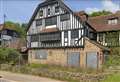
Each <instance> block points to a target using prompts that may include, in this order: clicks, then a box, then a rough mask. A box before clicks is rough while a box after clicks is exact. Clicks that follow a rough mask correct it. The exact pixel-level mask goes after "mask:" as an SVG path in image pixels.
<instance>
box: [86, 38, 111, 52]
mask: <svg viewBox="0 0 120 82" xmlns="http://www.w3.org/2000/svg"><path fill="white" fill-rule="evenodd" d="M85 40H88V41H89V42H91V43H92V44H95V45H96V46H97V47H99V48H101V49H102V50H107V51H110V49H109V48H107V47H105V46H103V45H101V44H100V43H98V42H96V41H93V40H90V39H89V38H87V37H85Z"/></svg>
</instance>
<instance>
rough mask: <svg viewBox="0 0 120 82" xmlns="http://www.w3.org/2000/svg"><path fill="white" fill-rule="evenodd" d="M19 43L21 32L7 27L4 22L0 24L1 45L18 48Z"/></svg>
mask: <svg viewBox="0 0 120 82" xmlns="http://www.w3.org/2000/svg"><path fill="white" fill-rule="evenodd" d="M18 45H19V34H18V33H17V32H16V31H14V30H12V29H10V28H7V27H5V26H4V25H3V24H1V25H0V47H7V48H15V49H18Z"/></svg>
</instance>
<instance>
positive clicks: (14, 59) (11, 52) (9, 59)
mask: <svg viewBox="0 0 120 82" xmlns="http://www.w3.org/2000/svg"><path fill="white" fill-rule="evenodd" d="M20 56H21V54H20V53H19V52H18V51H17V50H15V49H10V48H0V64H5V63H6V64H12V65H14V64H17V63H18V61H19V60H20Z"/></svg>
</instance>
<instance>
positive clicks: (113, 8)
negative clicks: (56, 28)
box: [102, 0, 120, 13]
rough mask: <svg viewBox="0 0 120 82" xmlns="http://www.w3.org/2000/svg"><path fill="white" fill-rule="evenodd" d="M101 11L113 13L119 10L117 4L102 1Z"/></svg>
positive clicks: (109, 0)
mask: <svg viewBox="0 0 120 82" xmlns="http://www.w3.org/2000/svg"><path fill="white" fill-rule="evenodd" d="M102 5H103V9H104V10H106V11H111V12H113V13H115V12H116V11H118V10H120V7H119V5H118V4H115V3H113V2H112V0H104V1H102Z"/></svg>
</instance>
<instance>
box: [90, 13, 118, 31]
mask: <svg viewBox="0 0 120 82" xmlns="http://www.w3.org/2000/svg"><path fill="white" fill-rule="evenodd" d="M114 18H117V19H118V22H117V24H108V20H109V19H114ZM88 23H89V24H90V25H91V26H92V27H93V28H94V29H95V30H96V31H97V32H105V31H117V30H120V12H117V13H115V14H110V15H104V16H96V17H89V20H88Z"/></svg>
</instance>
